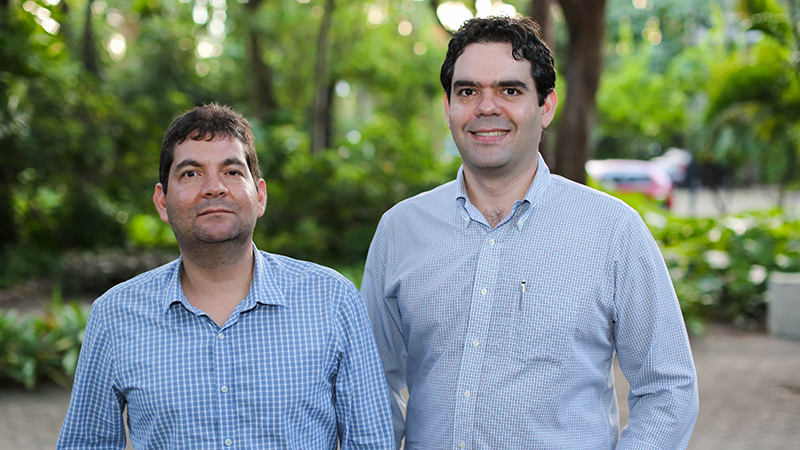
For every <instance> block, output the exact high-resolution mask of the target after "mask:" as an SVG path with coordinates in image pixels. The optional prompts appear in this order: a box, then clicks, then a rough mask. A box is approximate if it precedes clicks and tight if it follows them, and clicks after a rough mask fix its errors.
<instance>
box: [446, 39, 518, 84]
mask: <svg viewBox="0 0 800 450" xmlns="http://www.w3.org/2000/svg"><path fill="white" fill-rule="evenodd" d="M453 69H454V70H453V81H454V82H455V81H457V80H462V79H467V80H469V81H476V82H477V81H480V82H481V83H482V84H493V83H495V82H497V81H500V80H502V79H508V78H509V75H512V74H513V75H514V76H513V77H511V78H514V79H521V80H524V81H527V79H532V76H531V63H530V61H528V60H526V59H523V60H517V59H515V58H514V56H513V55H512V47H511V44H509V43H502V42H489V43H486V42H480V43H473V44H469V45H467V46H466V47H465V48H464V51H463V52H462V53H461V55H460V56H459V57H458V59H456V62H455V65H454V67H453ZM465 77H466V78H465ZM473 78H480V80H478V79H473ZM487 80H488V81H487Z"/></svg>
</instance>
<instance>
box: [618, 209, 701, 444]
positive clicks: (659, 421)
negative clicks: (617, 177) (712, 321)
mask: <svg viewBox="0 0 800 450" xmlns="http://www.w3.org/2000/svg"><path fill="white" fill-rule="evenodd" d="M617 242H618V244H617V246H616V249H615V257H614V270H615V295H614V298H615V303H616V308H615V316H614V321H615V324H614V327H615V329H614V332H615V337H616V349H617V355H618V357H619V362H620V368H621V369H622V372H623V374H624V375H625V378H627V379H628V381H629V383H630V385H631V390H630V394H629V395H628V405H629V407H630V415H629V418H628V426H627V427H626V428H625V430H623V432H622V436H621V437H620V441H619V444H618V445H617V449H618V450H622V449H665V450H666V449H670V450H671V449H684V448H686V446H687V444H688V442H689V437H690V436H691V433H692V428H693V427H694V423H695V420H696V418H697V412H698V395H697V376H696V374H695V368H694V362H693V360H692V353H691V349H690V347H689V339H688V337H687V334H686V327H685V325H684V322H683V316H682V314H681V310H680V305H679V304H678V299H677V297H676V295H675V290H674V288H673V286H672V281H671V280H670V277H669V272H668V271H667V267H666V265H665V263H664V259H663V257H662V256H661V252H660V250H659V248H658V246H657V245H656V243H655V241H654V240H653V237H652V235H651V234H650V232H649V230H648V229H647V227H646V225H645V224H644V222H643V221H642V220H641V218H640V217H639V216H638V214H634V215H633V216H632V217H631V219H629V220H628V221H627V223H626V224H624V225H623V228H622V232H621V233H620V235H619V236H618V240H617Z"/></svg>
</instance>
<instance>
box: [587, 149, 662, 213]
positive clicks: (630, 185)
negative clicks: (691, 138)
mask: <svg viewBox="0 0 800 450" xmlns="http://www.w3.org/2000/svg"><path fill="white" fill-rule="evenodd" d="M586 173H587V174H589V176H590V177H591V178H593V179H594V180H596V181H597V182H598V183H600V184H601V185H602V186H603V188H604V189H607V190H608V191H609V192H641V193H642V194H644V195H646V196H647V197H648V198H651V199H653V200H656V201H658V202H663V203H662V204H663V205H664V206H665V207H666V208H670V207H672V191H673V184H672V179H671V178H670V176H669V174H668V173H667V171H666V170H664V169H663V168H662V167H660V166H659V165H658V164H656V163H655V162H652V161H640V160H636V159H604V160H600V159H596V160H591V161H587V162H586Z"/></svg>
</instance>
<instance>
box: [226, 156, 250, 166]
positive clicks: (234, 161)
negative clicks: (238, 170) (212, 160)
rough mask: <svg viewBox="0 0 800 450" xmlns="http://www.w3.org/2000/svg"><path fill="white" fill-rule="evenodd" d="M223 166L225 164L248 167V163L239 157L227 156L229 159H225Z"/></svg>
mask: <svg viewBox="0 0 800 450" xmlns="http://www.w3.org/2000/svg"><path fill="white" fill-rule="evenodd" d="M222 166H223V167H224V166H242V167H247V164H245V163H244V161H242V160H241V159H239V158H227V159H225V161H222Z"/></svg>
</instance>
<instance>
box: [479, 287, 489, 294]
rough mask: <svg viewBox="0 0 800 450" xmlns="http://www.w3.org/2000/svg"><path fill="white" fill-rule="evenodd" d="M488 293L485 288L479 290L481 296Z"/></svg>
mask: <svg viewBox="0 0 800 450" xmlns="http://www.w3.org/2000/svg"><path fill="white" fill-rule="evenodd" d="M488 293H489V290H488V289H486V288H483V289H481V295H486V294H488Z"/></svg>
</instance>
